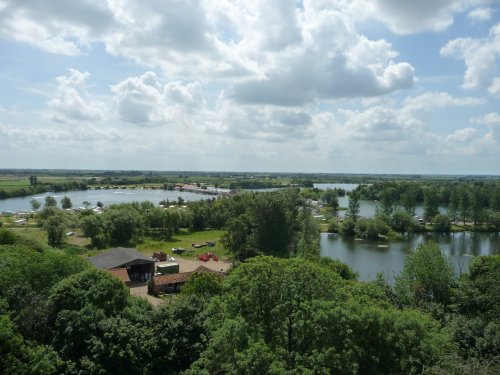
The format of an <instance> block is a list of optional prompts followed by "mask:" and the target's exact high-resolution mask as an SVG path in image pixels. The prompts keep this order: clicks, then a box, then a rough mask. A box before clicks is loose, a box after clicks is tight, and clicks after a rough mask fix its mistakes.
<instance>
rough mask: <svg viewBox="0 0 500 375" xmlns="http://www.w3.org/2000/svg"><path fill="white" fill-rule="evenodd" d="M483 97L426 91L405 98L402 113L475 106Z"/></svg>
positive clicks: (482, 101)
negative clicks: (454, 95) (458, 96)
mask: <svg viewBox="0 0 500 375" xmlns="http://www.w3.org/2000/svg"><path fill="white" fill-rule="evenodd" d="M484 102H485V101H484V99H480V98H474V97H463V98H457V97H453V96H451V95H450V94H448V93H446V92H426V93H423V94H420V95H417V96H414V97H408V98H407V99H405V102H404V107H403V108H402V111H403V113H407V114H412V115H418V113H421V112H429V111H433V110H435V109H440V108H450V107H462V106H477V105H479V104H483V103H484Z"/></svg>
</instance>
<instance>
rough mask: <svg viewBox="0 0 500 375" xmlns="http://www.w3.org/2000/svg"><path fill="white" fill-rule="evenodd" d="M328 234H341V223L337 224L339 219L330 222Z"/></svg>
mask: <svg viewBox="0 0 500 375" xmlns="http://www.w3.org/2000/svg"><path fill="white" fill-rule="evenodd" d="M328 232H329V233H339V232H340V227H339V223H337V219H332V220H330V221H329V222H328Z"/></svg>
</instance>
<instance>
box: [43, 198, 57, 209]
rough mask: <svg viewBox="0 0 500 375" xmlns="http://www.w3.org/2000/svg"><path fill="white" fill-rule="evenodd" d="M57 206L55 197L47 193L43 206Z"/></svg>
mask: <svg viewBox="0 0 500 375" xmlns="http://www.w3.org/2000/svg"><path fill="white" fill-rule="evenodd" d="M56 206H57V201H56V200H55V198H54V197H53V196H51V195H47V196H46V197H45V207H56Z"/></svg>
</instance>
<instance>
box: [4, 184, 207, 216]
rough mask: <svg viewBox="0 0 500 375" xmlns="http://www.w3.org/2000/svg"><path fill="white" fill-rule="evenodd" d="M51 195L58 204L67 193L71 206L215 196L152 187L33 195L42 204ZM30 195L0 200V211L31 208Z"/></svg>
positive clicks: (188, 199)
mask: <svg viewBox="0 0 500 375" xmlns="http://www.w3.org/2000/svg"><path fill="white" fill-rule="evenodd" d="M48 195H52V196H53V197H54V198H55V199H56V201H57V203H58V205H59V206H60V201H61V199H62V197H64V196H65V195H67V196H68V197H69V198H70V199H71V202H72V203H73V207H79V206H81V205H82V202H85V201H88V202H90V203H91V204H92V205H96V204H97V202H102V203H103V204H104V206H109V205H110V204H116V203H128V202H134V201H139V202H142V201H151V202H153V203H154V204H159V203H160V201H162V200H164V199H168V200H169V201H177V198H178V197H181V198H182V199H184V200H185V201H197V200H201V199H211V198H213V197H215V196H214V195H204V194H195V193H189V192H180V191H175V190H174V191H172V190H154V189H119V190H112V189H110V190H106V189H101V190H79V191H67V192H60V193H44V194H39V195H36V196H35V199H37V200H38V201H40V203H41V204H42V205H43V203H44V202H45V197H46V196H48ZM31 198H32V197H22V198H11V199H4V200H0V212H2V211H12V212H15V211H23V210H31V204H30V201H31Z"/></svg>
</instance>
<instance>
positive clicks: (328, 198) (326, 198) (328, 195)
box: [321, 189, 339, 211]
mask: <svg viewBox="0 0 500 375" xmlns="http://www.w3.org/2000/svg"><path fill="white" fill-rule="evenodd" d="M321 201H323V202H324V203H325V204H326V205H327V206H328V207H330V208H331V209H332V210H333V211H337V210H338V209H339V198H338V194H337V191H336V190H335V189H326V190H325V191H324V192H323V193H322V194H321Z"/></svg>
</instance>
